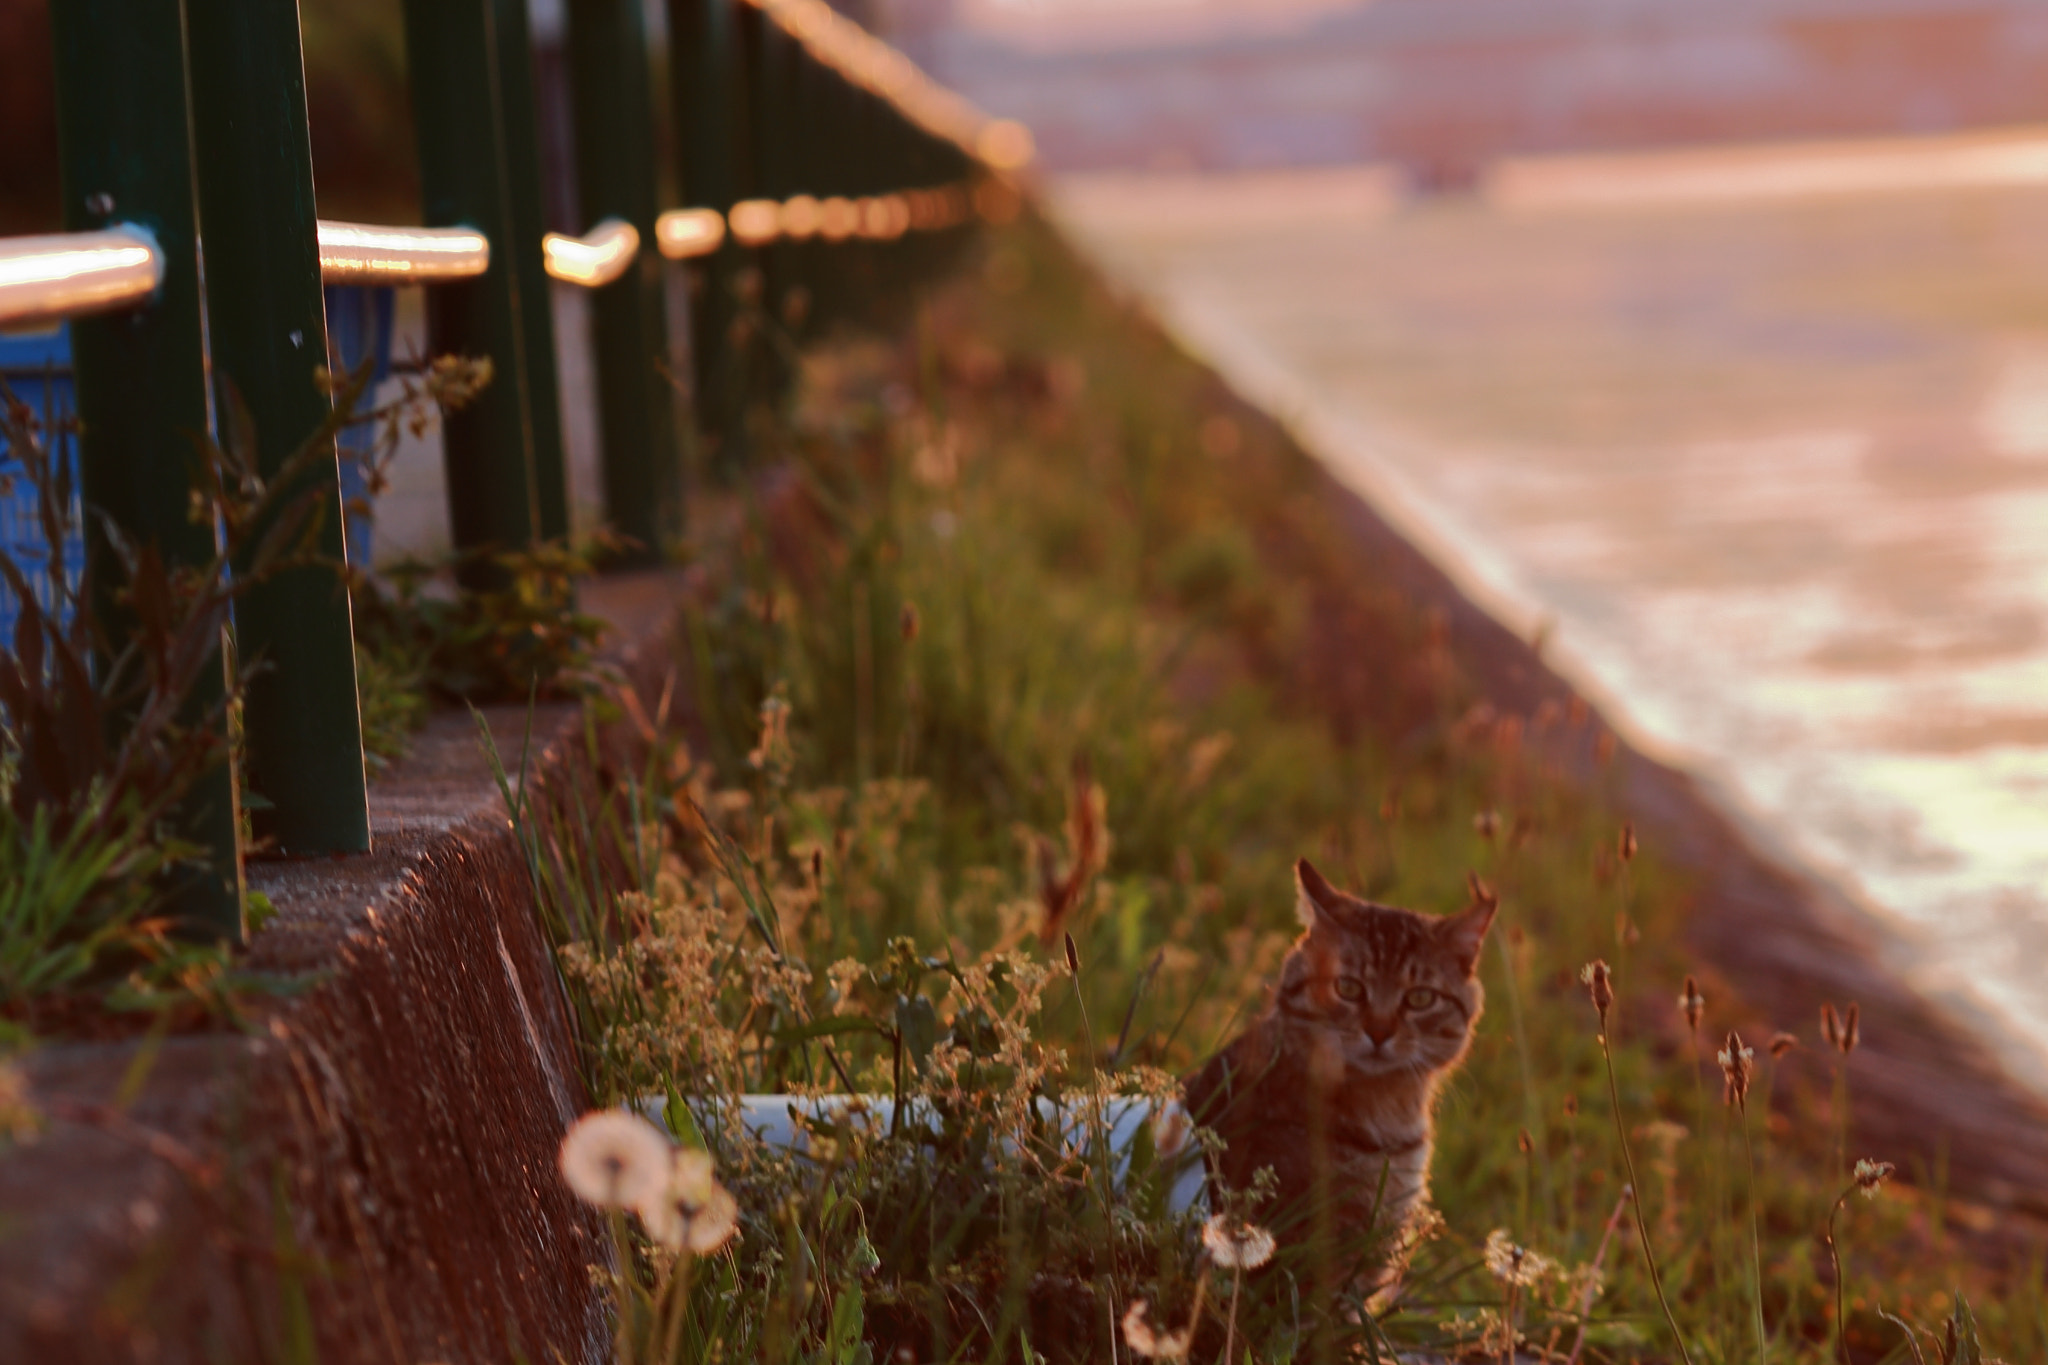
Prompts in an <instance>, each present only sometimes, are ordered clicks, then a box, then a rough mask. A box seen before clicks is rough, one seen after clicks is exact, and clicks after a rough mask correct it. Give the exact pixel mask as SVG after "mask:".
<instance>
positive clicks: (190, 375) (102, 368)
mask: <svg viewBox="0 0 2048 1365" xmlns="http://www.w3.org/2000/svg"><path fill="white" fill-rule="evenodd" d="M50 32H51V39H52V48H53V50H54V55H55V70H56V77H57V127H58V136H59V140H60V145H61V149H62V150H61V158H62V167H63V184H64V226H65V227H66V228H68V229H71V230H73V231H83V230H87V229H93V228H102V227H106V226H108V225H109V224H110V223H116V222H129V223H135V224H138V225H140V226H142V227H146V228H148V229H149V230H150V231H151V232H152V233H153V234H155V236H156V241H157V247H158V249H159V250H160V251H161V252H162V253H163V263H164V276H163V286H162V289H161V290H160V291H159V293H158V295H157V297H156V300H155V301H154V302H153V303H152V304H151V305H149V306H148V307H145V308H138V309H135V310H133V311H130V312H126V313H115V314H108V315H105V316H101V317H91V318H80V319H78V320H77V321H75V322H74V323H72V327H71V347H72V363H73V366H74V369H75V373H76V376H77V394H78V415H79V417H80V419H81V420H82V422H83V423H84V431H83V433H82V434H81V436H80V438H79V447H78V449H79V466H80V470H79V473H80V484H81V492H82V495H83V499H84V502H85V505H86V507H87V508H88V509H89V513H88V518H87V522H86V536H87V545H88V547H89V550H88V554H89V561H88V562H89V565H90V568H89V572H90V573H91V575H92V578H93V585H94V598H93V611H94V614H95V616H97V617H98V618H99V621H100V622H101V624H102V626H103V627H104V629H105V630H106V633H107V636H108V638H109V639H110V641H113V642H115V646H116V647H117V648H118V642H119V641H120V640H121V639H122V638H123V635H124V633H125V632H124V629H123V626H122V617H123V613H122V612H121V610H120V608H119V606H118V604H117V602H116V600H115V593H116V591H117V589H118V587H119V581H120V571H119V560H118V558H117V557H116V555H115V554H114V553H113V548H112V545H111V544H110V542H109V540H108V538H107V536H106V534H105V527H104V525H103V524H102V522H101V520H100V518H101V517H104V518H105V519H106V521H107V522H110V523H111V524H112V525H113V526H114V527H115V528H117V529H118V530H119V532H120V533H121V535H122V536H124V537H125V538H127V539H128V540H129V541H131V542H132V543H135V544H148V543H150V542H154V543H155V544H156V545H157V547H158V549H159V550H160V551H161V552H162V554H163V556H164V558H165V559H166V561H167V562H169V563H170V564H173V565H181V564H182V565H203V564H207V563H210V562H211V561H212V559H213V556H214V542H213V528H212V527H210V526H205V525H194V524H193V523H192V521H191V519H190V517H189V515H188V508H189V505H190V495H191V490H192V479H191V474H190V469H191V459H192V454H193V448H192V440H193V437H194V436H195V435H197V434H198V433H200V432H203V431H205V429H206V361H205V353H204V349H203V346H204V342H203V339H202V332H201V324H200V307H199V260H198V235H197V234H198V224H197V220H196V217H195V209H194V203H193V191H192V162H191V147H190V144H189V141H188V138H187V127H188V123H187V105H186V82H185V62H184V47H185V30H184V11H183V7H182V6H181V5H180V4H179V2H178V0H64V2H63V3H60V4H56V5H53V6H51V13H50ZM226 678H227V657H226V651H225V649H223V651H222V654H221V658H220V661H219V663H218V664H217V665H215V664H209V665H207V667H206V669H205V671H204V674H203V676H202V680H201V684H200V686H199V687H198V689H197V690H196V692H195V695H194V696H193V697H192V698H191V699H190V702H189V705H188V708H187V710H186V713H185V718H186V720H187V721H188V722H193V723H197V722H200V721H206V722H207V723H210V724H216V725H224V724H225V718H224V717H222V716H219V715H217V714H216V712H218V710H219V708H220V705H221V701H222V698H223V696H224V695H225V689H226ZM176 823H177V827H178V833H180V834H181V835H182V836H183V837H185V838H187V839H190V840H191V841H193V842H194V843H196V844H198V845H199V846H201V847H202V848H205V849H207V850H209V851H210V852H211V854H212V857H213V864H214V871H213V872H212V873H210V874H195V875H194V876H192V877H191V878H190V879H189V880H187V881H186V882H184V883H182V884H180V885H178V886H176V887H173V888H170V893H171V906H170V908H171V913H172V914H173V915H174V916H175V917H176V918H177V919H178V920H179V922H180V923H181V924H182V925H183V926H184V927H185V928H186V929H187V930H188V931H190V932H193V933H195V934H205V935H211V936H214V937H218V938H224V939H229V940H236V939H239V938H240V937H241V935H242V869H241V858H240V850H239V848H238V842H237V831H238V828H239V825H240V812H239V810H238V809H237V801H236V790H235V778H234V769H233V767H232V766H231V765H229V764H226V763H223V764H222V765H221V766H220V767H219V768H217V769H215V770H214V771H212V772H210V773H208V774H206V775H205V776H204V777H203V778H202V779H201V780H200V781H199V783H198V785H197V786H196V788H195V789H194V791H193V792H192V794H191V795H190V797H188V798H187V800H186V802H185V804H184V806H183V807H182V808H181V809H180V811H179V813H178V816H177V820H176Z"/></svg>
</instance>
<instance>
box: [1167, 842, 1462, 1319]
mask: <svg viewBox="0 0 2048 1365" xmlns="http://www.w3.org/2000/svg"><path fill="white" fill-rule="evenodd" d="M1294 878H1295V887H1296V890H1297V892H1298V895H1299V903H1298V907H1297V908H1298V911H1299V913H1300V915H1301V919H1302V922H1303V924H1305V925H1306V926H1307V932H1305V933H1304V934H1302V936H1301V937H1300V938H1299V939H1297V940H1296V941H1295V944H1294V947H1293V948H1292V949H1291V950H1289V952H1288V954H1287V958H1286V960H1285V961H1284V962H1282V963H1281V965H1280V980H1279V984H1278V985H1277V986H1276V987H1275V989H1274V991H1273V996H1272V999H1271V1000H1270V1001H1269V1002H1268V1004H1267V1005H1266V1008H1265V1010H1264V1011H1263V1012H1262V1013H1261V1014H1260V1015H1259V1017H1258V1018H1257V1019H1256V1020H1254V1021H1253V1023H1252V1025H1251V1027H1250V1028H1248V1029H1247V1030H1246V1031H1245V1032H1244V1033H1243V1034H1242V1035H1240V1036H1239V1037H1238V1038H1237V1039H1236V1040H1235V1041H1233V1042H1232V1043H1231V1044H1230V1045H1229V1046H1227V1047H1225V1048H1224V1049H1223V1050H1222V1051H1221V1052H1219V1053H1217V1054H1216V1056H1214V1057H1212V1058H1211V1059H1210V1060H1209V1062H1208V1064H1207V1065H1206V1066H1204V1067H1203V1068H1202V1069H1201V1070H1200V1071H1198V1072H1196V1073H1194V1075H1192V1076H1190V1077H1188V1078H1187V1079H1186V1081H1185V1082H1184V1085H1185V1088H1186V1092H1187V1104H1188V1110H1189V1113H1190V1114H1191V1115H1192V1116H1193V1118H1194V1120H1195V1122H1196V1123H1198V1124H1201V1125H1202V1126H1204V1127H1207V1128H1210V1129H1213V1130H1214V1131H1215V1132H1216V1134H1217V1135H1218V1136H1219V1137H1221V1138H1222V1139H1223V1140H1224V1143H1225V1144H1226V1145H1225V1146H1224V1148H1223V1150H1222V1151H1221V1152H1219V1153H1218V1154H1217V1155H1216V1157H1215V1158H1214V1160H1213V1161H1212V1163H1211V1167H1212V1173H1213V1174H1214V1175H1215V1176H1217V1177H1219V1178H1220V1179H1221V1180H1222V1182H1223V1183H1224V1184H1225V1185H1226V1186H1228V1187H1230V1188H1231V1189H1234V1190H1240V1191H1241V1190H1245V1189H1248V1188H1250V1187H1251V1185H1252V1183H1253V1177H1254V1175H1255V1174H1256V1173H1257V1172H1258V1171H1259V1169H1260V1168H1261V1167H1271V1168H1272V1170H1273V1174H1274V1176H1275V1177H1277V1186H1276V1189H1275V1195H1276V1197H1275V1199H1274V1201H1273V1202H1272V1203H1270V1204H1267V1205H1264V1206H1262V1207H1261V1208H1259V1209H1258V1210H1256V1211H1255V1213H1254V1215H1253V1216H1254V1218H1255V1221H1257V1222H1260V1223H1263V1224H1265V1225H1267V1226H1268V1227H1270V1228H1271V1229H1272V1230H1273V1231H1274V1232H1275V1233H1276V1234H1277V1235H1278V1236H1279V1239H1280V1241H1281V1243H1282V1245H1286V1244H1288V1243H1290V1242H1294V1243H1301V1242H1304V1241H1306V1240H1307V1239H1308V1238H1309V1237H1310V1236H1311V1235H1315V1236H1318V1237H1321V1236H1329V1237H1330V1238H1331V1239H1332V1240H1331V1242H1330V1243H1329V1245H1331V1246H1333V1247H1336V1248H1338V1249H1340V1250H1341V1252H1342V1253H1343V1254H1344V1255H1345V1256H1346V1257H1347V1259H1348V1258H1349V1257H1351V1256H1358V1257H1360V1258H1362V1259H1361V1260H1360V1262H1359V1265H1358V1269H1359V1272H1360V1274H1361V1276H1362V1278H1363V1279H1364V1281H1365V1283H1366V1285H1367V1287H1368V1288H1374V1289H1384V1288H1386V1287H1387V1286H1388V1285H1389V1283H1390V1282H1391V1281H1393V1280H1394V1279H1396V1278H1397V1277H1398V1275H1399V1273H1400V1268H1401V1267H1400V1265H1399V1264H1398V1262H1399V1260H1400V1257H1399V1254H1398V1251H1396V1250H1394V1248H1395V1247H1396V1246H1397V1245H1398V1242H1399V1238H1400V1234H1401V1233H1402V1231H1403V1230H1404V1229H1405V1228H1406V1227H1407V1225H1408V1221H1409V1219H1410V1218H1411V1217H1413V1216H1414V1215H1415V1214H1416V1213H1417V1212H1418V1211H1419V1209H1420V1207H1421V1205H1422V1204H1423V1202H1424V1200H1425V1198H1426V1196H1427V1193H1428V1186H1429V1154H1430V1143H1431V1110H1432V1109H1433V1108H1434V1106H1435V1102H1436V1092H1437V1087H1438V1086H1439V1085H1441V1084H1442V1083H1443V1080H1444V1078H1445V1077H1446V1076H1447V1075H1449V1073H1450V1071H1451V1069H1452V1068H1453V1067H1455V1066H1456V1065H1457V1064H1458V1062H1459V1061H1460V1060H1461V1059H1462V1058H1463V1057H1464V1055H1465V1050H1466V1048H1467V1047H1468V1046H1469V1045H1470V1043H1471V1041H1472V1028H1473V1025H1474V1024H1476V1023H1477V1022H1478V1020H1479V1010H1480V1006H1481V1004H1482V1002H1483V1000H1484V998H1485V992H1484V991H1483V990H1481V988H1480V985H1479V981H1478V978H1477V976H1476V974H1475V971H1476V968H1477V965H1478V961H1479V950H1480V948H1481V946H1482V945H1483V944H1484V943H1485V941H1486V930H1487V927H1488V926H1489V925H1490V924H1491V923H1492V922H1493V913H1494V905H1493V902H1492V899H1491V897H1487V898H1486V899H1483V900H1480V901H1478V902H1477V903H1475V904H1473V905H1472V906H1470V907H1469V908H1467V909H1465V910H1462V911H1460V912H1458V913H1457V914H1454V915H1444V916H1438V915H1423V914H1417V913H1416V912H1415V911H1412V910H1401V909H1397V908H1395V907H1393V906H1390V905H1375V904H1374V903H1372V902H1371V901H1366V900H1360V899H1359V898H1357V897H1355V896H1348V895H1346V894H1344V893H1343V892H1341V891H1339V890H1337V889H1336V888H1335V887H1333V886H1331V885H1330V884H1329V882H1327V881H1325V880H1324V879H1323V877H1322V874H1320V873H1318V872H1317V871H1316V870H1315V868H1314V867H1312V866H1310V864H1309V862H1308V860H1307V859H1306V858H1304V859H1302V860H1301V861H1300V862H1298V863H1296V864H1295V865H1294Z"/></svg>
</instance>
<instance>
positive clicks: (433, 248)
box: [320, 219, 491, 284]
mask: <svg viewBox="0 0 2048 1365" xmlns="http://www.w3.org/2000/svg"><path fill="white" fill-rule="evenodd" d="M490 265H491V243H490V239H488V238H487V237H485V236H484V235H483V234H482V233H481V232H478V231H476V230H475V229H474V228H463V227H447V228H423V227H378V226H376V225H374V224H371V223H335V222H328V221H326V220H325V219H323V220H322V221H321V223H320V279H321V282H322V283H325V284H438V283H442V282H444V281H447V280H466V279H471V278H473V277H475V276H477V275H481V274H483V273H484V271H486V270H488V269H490Z"/></svg>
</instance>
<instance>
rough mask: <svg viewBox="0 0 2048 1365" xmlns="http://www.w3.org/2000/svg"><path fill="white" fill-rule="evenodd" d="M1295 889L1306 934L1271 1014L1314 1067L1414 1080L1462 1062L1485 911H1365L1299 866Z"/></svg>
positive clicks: (1283, 972)
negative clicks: (1406, 1076)
mask: <svg viewBox="0 0 2048 1365" xmlns="http://www.w3.org/2000/svg"><path fill="white" fill-rule="evenodd" d="M1295 881H1296V886H1297V890H1298V891H1299V894H1300V912H1301V917H1302V919H1303V920H1304V921H1305V922H1306V923H1307V925H1308V932H1307V933H1305V934H1303V935H1302V936H1301V939H1300V940H1299V941H1298V942H1297V943H1296V944H1295V945H1294V949H1293V951H1292V952H1290V953H1289V954H1288V955H1287V960H1286V962H1284V963H1283V964H1282V965H1281V969H1280V983H1279V986H1278V989H1277V991H1276V993H1275V996H1274V1002H1273V1003H1274V1015H1275V1018H1276V1019H1277V1020H1278V1022H1279V1023H1280V1024H1281V1025H1282V1027H1283V1028H1285V1029H1286V1030H1287V1032H1288V1033H1289V1034H1290V1035H1293V1036H1294V1038H1295V1041H1296V1042H1297V1043H1298V1044H1300V1045H1302V1046H1305V1047H1307V1048H1308V1049H1309V1050H1310V1055H1311V1057H1312V1058H1314V1059H1315V1061H1316V1062H1317V1063H1318V1064H1319V1066H1320V1067H1321V1068H1324V1069H1335V1068H1339V1067H1341V1070H1342V1072H1343V1073H1344V1074H1346V1075H1349V1076H1353V1077H1373V1076H1385V1075H1392V1074H1395V1073H1399V1072H1407V1073H1410V1074H1412V1075H1417V1076H1421V1075H1427V1074H1429V1073H1431V1072H1435V1071H1440V1070H1442V1069H1444V1068H1445V1067H1448V1066H1450V1065H1452V1064H1453V1063H1455V1062H1456V1061H1457V1060H1458V1059H1459V1058H1460V1057H1462V1056H1464V1055H1465V1048H1466V1046H1467V1045H1468V1044H1469V1043H1470V1042H1471V1039H1472V1026H1473V1024H1475V1023H1476V1022H1477V1021H1478V1019H1479V1010H1480V1006H1481V1005H1482V1004H1483V1003H1484V1000H1485V992H1484V991H1483V990H1482V989H1481V988H1480V985H1479V981H1478V979H1477V977H1476V976H1475V975H1474V972H1475V968H1476V966H1477V964H1478V960H1479V950H1480V948H1481V947H1482V946H1483V945H1484V943H1485V939H1486V929H1487V926H1488V925H1489V924H1491V923H1492V922H1493V907H1492V906H1490V905H1475V906H1473V907H1471V908H1470V909H1467V910H1464V911H1461V912H1459V913H1458V914H1455V915H1444V916H1437V915H1421V914H1417V913H1415V912H1414V911H1412V910H1401V909H1397V908H1395V907H1393V906H1389V905H1375V904H1373V903H1372V902H1371V901H1363V900H1359V899H1358V898H1357V897H1355V896H1347V895H1345V894H1344V893H1343V892H1341V891H1338V890H1336V889H1335V888H1334V887H1332V886H1331V885H1330V884H1329V883H1328V882H1326V881H1324V880H1323V878H1322V876H1321V874H1319V873H1318V872H1317V871H1316V870H1315V868H1313V867H1311V866H1310V865H1309V863H1308V861H1307V860H1306V859H1303V860H1302V861H1301V862H1300V863H1299V864H1297V865H1296V867H1295ZM1329 1079H1330V1080H1332V1081H1335V1080H1336V1079H1337V1076H1335V1075H1331V1076H1330V1077H1329Z"/></svg>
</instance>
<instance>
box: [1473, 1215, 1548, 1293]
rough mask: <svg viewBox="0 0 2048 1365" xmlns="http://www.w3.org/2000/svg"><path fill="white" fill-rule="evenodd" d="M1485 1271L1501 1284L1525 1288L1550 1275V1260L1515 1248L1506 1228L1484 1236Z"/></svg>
mask: <svg viewBox="0 0 2048 1365" xmlns="http://www.w3.org/2000/svg"><path fill="white" fill-rule="evenodd" d="M1485 1256H1486V1269H1487V1272H1488V1273H1489V1274H1491V1275H1492V1276H1493V1278H1495V1279H1496V1280H1499V1281H1500V1282H1501V1283H1502V1284H1509V1285H1514V1286H1516V1287H1517V1288H1527V1287H1528V1286H1530V1285H1532V1284H1535V1283H1536V1282H1537V1281H1538V1280H1540V1279H1542V1278H1543V1277H1544V1276H1546V1275H1548V1274H1549V1273H1550V1258H1549V1257H1547V1256H1542V1255H1539V1254H1537V1253H1536V1252H1533V1251H1531V1250H1529V1249H1528V1248H1527V1247H1519V1246H1516V1245H1515V1244H1514V1243H1513V1242H1511V1241H1509V1240H1508V1233H1507V1229H1506V1228H1495V1229H1494V1230H1493V1231H1492V1232H1489V1233H1487V1234H1486V1251H1485Z"/></svg>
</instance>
